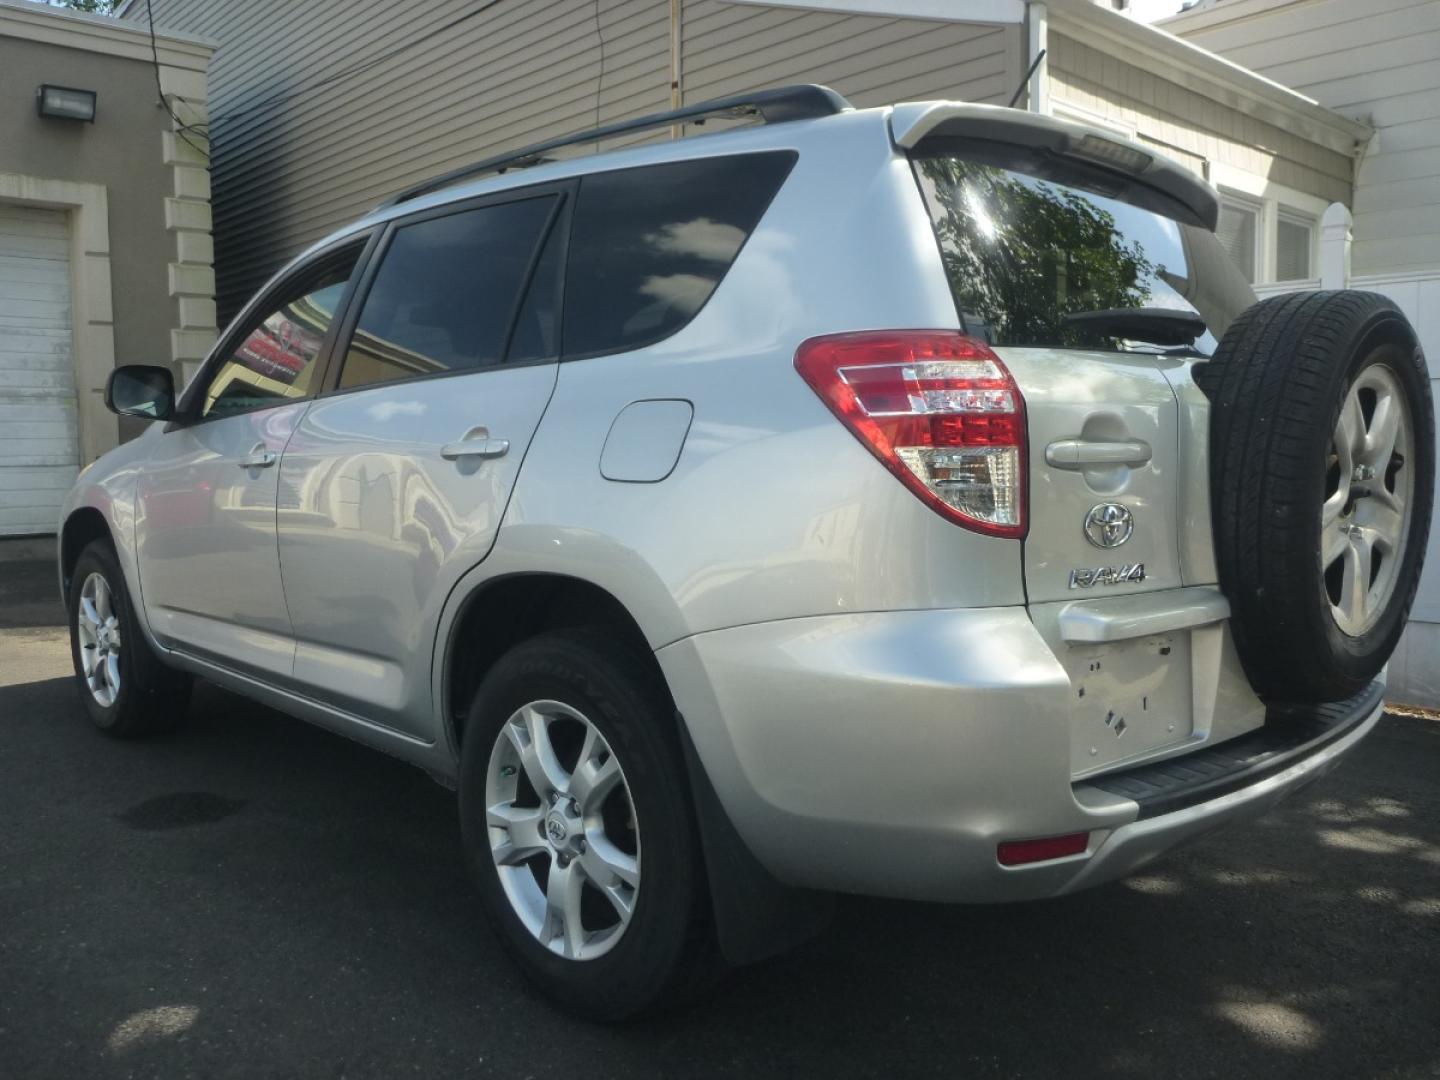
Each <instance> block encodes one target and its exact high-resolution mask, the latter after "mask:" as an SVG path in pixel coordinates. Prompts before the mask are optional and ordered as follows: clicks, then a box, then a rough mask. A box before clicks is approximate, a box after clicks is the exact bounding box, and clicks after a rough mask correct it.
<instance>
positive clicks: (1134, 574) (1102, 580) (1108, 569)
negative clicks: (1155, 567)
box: [1070, 562, 1145, 589]
mask: <svg viewBox="0 0 1440 1080" xmlns="http://www.w3.org/2000/svg"><path fill="white" fill-rule="evenodd" d="M1144 580H1145V564H1144V563H1138V562H1137V563H1126V564H1125V565H1124V566H1097V567H1095V568H1094V569H1093V570H1092V569H1091V568H1090V567H1085V568H1083V569H1079V570H1071V571H1070V588H1072V589H1088V588H1091V587H1092V586H1095V585H1124V584H1126V583H1128V582H1137V583H1138V582H1141V581H1144Z"/></svg>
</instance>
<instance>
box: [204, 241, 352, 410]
mask: <svg viewBox="0 0 1440 1080" xmlns="http://www.w3.org/2000/svg"><path fill="white" fill-rule="evenodd" d="M363 247H364V245H363V244H354V245H352V246H350V247H347V248H344V249H342V250H341V251H339V252H336V253H335V254H333V255H329V256H326V257H325V258H323V259H322V260H321V261H320V262H319V263H318V264H316V265H314V266H311V267H307V268H306V269H305V270H303V271H300V272H299V276H298V277H297V278H296V279H295V280H294V281H293V283H292V284H291V285H290V287H288V288H286V290H285V291H284V292H283V293H282V294H281V295H282V296H284V297H285V299H284V300H283V301H282V302H281V303H279V304H277V305H275V306H273V307H271V308H270V310H269V311H267V312H266V314H265V315H264V316H262V317H261V318H260V320H259V321H258V322H257V323H256V324H255V325H254V326H253V328H252V329H251V330H250V331H249V332H248V333H247V334H246V335H245V338H244V339H243V340H242V341H241V342H240V344H239V346H237V347H236V348H235V350H234V351H233V352H231V354H230V355H229V356H228V357H227V358H226V359H225V361H224V362H223V363H222V364H221V365H220V368H219V370H218V371H216V372H215V375H214V377H213V378H212V379H211V380H210V385H209V386H208V387H206V389H205V400H204V401H203V402H202V403H201V406H200V415H201V416H228V415H230V414H232V413H242V412H249V411H250V410H252V409H260V408H265V407H266V406H269V405H276V404H279V403H280V402H282V401H286V400H288V399H291V398H302V397H305V396H306V395H307V394H309V393H310V389H311V383H312V382H313V381H314V379H315V375H316V371H315V361H316V360H317V359H318V357H319V355H320V347H321V345H322V344H324V341H325V334H326V332H327V331H329V329H330V324H331V323H332V322H334V321H335V311H336V309H337V308H338V307H339V306H340V300H341V298H342V297H343V296H344V295H345V286H346V284H347V283H348V282H349V280H350V274H351V271H353V270H354V269H355V263H356V261H357V260H358V259H359V258H360V251H361V249H362V248H363Z"/></svg>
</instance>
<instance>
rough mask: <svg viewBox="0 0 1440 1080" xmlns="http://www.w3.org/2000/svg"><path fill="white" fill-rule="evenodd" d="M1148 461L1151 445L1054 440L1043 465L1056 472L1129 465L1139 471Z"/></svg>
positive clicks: (1142, 443) (1127, 440)
mask: <svg viewBox="0 0 1440 1080" xmlns="http://www.w3.org/2000/svg"><path fill="white" fill-rule="evenodd" d="M1149 460H1150V444H1149V443H1145V442H1141V441H1140V440H1139V439H1121V440H1117V441H1115V442H1101V441H1099V440H1096V439H1057V440H1056V441H1055V442H1052V443H1051V444H1050V445H1049V446H1047V447H1045V461H1046V463H1047V464H1049V465H1051V466H1052V467H1054V468H1056V469H1088V468H1090V467H1091V466H1093V465H1128V466H1130V467H1131V468H1138V467H1139V466H1141V465H1144V464H1145V463H1146V462H1147V461H1149Z"/></svg>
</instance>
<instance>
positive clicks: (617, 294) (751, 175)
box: [564, 151, 795, 356]
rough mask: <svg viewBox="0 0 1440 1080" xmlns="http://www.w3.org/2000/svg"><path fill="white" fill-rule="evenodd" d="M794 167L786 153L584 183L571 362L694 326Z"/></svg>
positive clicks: (571, 293) (568, 304) (570, 320)
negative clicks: (690, 322)
mask: <svg viewBox="0 0 1440 1080" xmlns="http://www.w3.org/2000/svg"><path fill="white" fill-rule="evenodd" d="M794 163H795V155H794V154H793V153H790V152H788V151H787V152H783V153H768V154H749V155H745V156H742V157H728V158H707V159H704V160H700V161H677V162H674V163H671V164H667V165H652V166H647V167H645V168H641V169H625V170H622V171H620V172H609V173H596V174H594V175H592V176H586V177H584V178H583V179H582V180H581V181H580V196H579V202H578V203H577V205H576V210H575V223H574V227H573V230H572V232H571V236H570V257H569V270H568V272H567V276H566V282H565V331H564V332H565V342H564V345H565V354H566V355H567V356H584V355H589V354H593V353H601V352H615V351H618V350H622V349H634V348H638V347H640V346H642V345H648V344H650V343H651V342H655V341H659V340H660V339H661V338H663V337H666V336H668V335H670V334H673V333H674V332H675V331H676V330H678V329H680V327H682V326H684V325H685V324H686V323H687V322H689V321H690V319H691V318H692V317H693V316H694V315H695V313H696V312H697V311H699V310H700V308H701V307H702V306H704V304H705V301H707V300H709V299H710V294H711V293H713V292H714V291H715V287H716V286H717V285H719V284H720V279H721V278H723V277H724V276H725V272H726V271H727V270H728V269H730V264H731V263H732V262H734V261H735V256H736V255H737V254H739V252H740V246H741V245H742V244H744V243H745V240H746V239H747V238H748V237H749V235H750V233H751V231H752V230H753V229H754V228H755V226H756V224H757V223H758V222H759V221H760V216H761V215H762V214H763V213H764V212H765V208H766V207H767V206H769V205H770V200H771V199H773V198H774V196H775V192H776V191H778V190H779V188H780V185H781V183H782V182H783V181H784V180H785V177H786V175H787V174H788V173H789V172H790V168H791V166H792V165H794Z"/></svg>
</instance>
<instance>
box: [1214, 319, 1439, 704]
mask: <svg viewBox="0 0 1440 1080" xmlns="http://www.w3.org/2000/svg"><path fill="white" fill-rule="evenodd" d="M1391 323H1393V324H1394V325H1393V326H1391V325H1390V324H1391ZM1377 332H1378V333H1379V336H1378V337H1377V336H1376V335H1377ZM1406 335H1408V346H1407V345H1405V344H1404V341H1405V338H1406ZM1382 341H1387V342H1390V343H1392V344H1399V345H1402V347H1403V348H1405V349H1406V351H1407V353H1408V352H1409V351H1410V350H1412V349H1414V337H1413V331H1411V330H1410V329H1409V327H1408V324H1406V323H1405V322H1404V318H1403V316H1402V315H1400V313H1399V312H1398V310H1397V309H1396V308H1395V306H1394V304H1393V302H1392V301H1390V300H1389V299H1388V298H1386V297H1383V296H1380V295H1378V294H1374V293H1365V292H1359V291H1343V292H1333V291H1326V292H1311V293H1291V294H1288V295H1285V296H1278V297H1274V298H1271V299H1269V300H1265V301H1261V302H1260V303H1258V304H1256V305H1254V306H1253V307H1251V308H1250V309H1248V310H1247V311H1245V312H1244V313H1242V315H1241V316H1240V317H1239V318H1238V319H1236V320H1235V322H1234V323H1233V324H1232V325H1231V327H1230V329H1229V330H1228V331H1227V332H1226V334H1225V337H1224V340H1223V341H1222V343H1221V345H1220V347H1219V348H1218V349H1217V350H1216V354H1215V357H1214V359H1212V360H1211V361H1210V362H1209V363H1207V364H1205V365H1203V366H1202V367H1201V368H1200V369H1199V370H1198V371H1197V374H1196V381H1197V383H1199V385H1200V386H1201V389H1203V390H1204V391H1205V392H1206V394H1207V395H1208V396H1209V397H1210V399H1211V403H1212V409H1211V442H1210V450H1211V497H1212V516H1213V528H1214V535H1215V547H1216V564H1217V568H1218V571H1219V576H1220V582H1221V585H1222V587H1223V588H1224V589H1225V591H1226V594H1227V596H1228V597H1229V599H1230V602H1231V607H1232V613H1233V614H1232V620H1231V629H1232V633H1233V635H1234V638H1235V643H1236V646H1237V649H1238V651H1239V653H1240V656H1241V659H1242V662H1243V663H1244V665H1245V669H1246V672H1247V674H1248V675H1249V677H1250V680H1251V682H1252V684H1253V685H1254V686H1255V687H1256V689H1257V691H1259V692H1260V693H1261V694H1262V695H1263V696H1267V697H1271V698H1287V699H1292V700H1332V699H1336V698H1340V697H1345V696H1348V695H1349V694H1352V693H1354V692H1355V691H1356V690H1358V689H1359V688H1360V687H1362V686H1363V685H1364V684H1365V682H1367V681H1368V679H1369V677H1371V676H1372V675H1373V672H1370V673H1368V674H1367V673H1366V672H1365V670H1364V669H1365V667H1366V664H1365V663H1363V662H1360V661H1357V662H1356V663H1355V664H1351V665H1340V666H1339V667H1337V666H1336V665H1335V664H1334V663H1333V662H1332V657H1331V655H1330V650H1329V649H1328V648H1327V643H1326V640H1325V635H1326V634H1327V633H1329V631H1330V629H1331V628H1330V627H1329V626H1328V625H1326V622H1327V621H1328V620H1321V619H1319V618H1317V617H1316V613H1317V612H1319V611H1320V610H1321V609H1320V608H1319V606H1318V605H1316V606H1315V609H1314V611H1310V610H1308V609H1307V605H1305V604H1303V603H1297V601H1296V598H1298V597H1304V596H1306V592H1307V590H1312V589H1315V588H1317V586H1318V581H1317V577H1316V575H1317V572H1318V567H1317V566H1316V550H1317V548H1316V543H1317V535H1316V531H1315V530H1316V529H1318V513H1317V508H1316V503H1315V498H1316V491H1315V485H1316V482H1317V476H1316V467H1317V461H1318V460H1320V459H1321V456H1322V455H1323V454H1324V453H1325V452H1326V450H1327V448H1328V446H1329V440H1330V437H1331V432H1332V431H1333V428H1334V423H1335V417H1336V416H1337V415H1338V409H1339V406H1340V402H1341V400H1342V399H1343V394H1344V393H1345V389H1346V387H1347V386H1348V383H1349V378H1350V377H1351V374H1352V372H1351V370H1350V369H1351V366H1352V363H1353V362H1358V361H1356V359H1355V357H1356V353H1357V350H1359V349H1361V348H1362V347H1363V348H1364V349H1365V350H1366V351H1367V352H1368V350H1369V349H1370V348H1371V347H1372V344H1378V343H1380V342H1382ZM1414 352H1415V358H1416V359H1415V366H1416V367H1418V368H1419V369H1420V374H1421V376H1422V377H1424V375H1425V373H1424V370H1423V359H1422V358H1420V356H1419V352H1418V349H1414ZM1342 354H1343V360H1344V362H1341V359H1338V358H1339V357H1341V356H1342ZM1423 387H1424V392H1423V393H1421V394H1417V395H1415V400H1414V401H1413V403H1412V410H1413V413H1414V415H1413V418H1412V419H1413V422H1414V425H1415V427H1416V428H1417V447H1416V449H1417V454H1416V457H1417V459H1421V460H1417V461H1416V462H1415V463H1413V464H1414V467H1415V468H1416V470H1417V477H1416V485H1415V507H1414V513H1415V514H1416V516H1417V517H1423V521H1422V522H1421V523H1420V527H1419V529H1418V532H1416V533H1412V535H1411V537H1410V541H1409V542H1410V544H1411V549H1410V550H1409V552H1408V553H1407V555H1406V561H1407V562H1411V561H1414V562H1415V569H1414V572H1413V573H1412V574H1411V575H1410V576H1409V579H1408V580H1404V579H1402V581H1401V582H1400V583H1399V585H1398V587H1397V595H1398V596H1399V600H1400V605H1401V613H1400V618H1399V620H1398V622H1397V621H1396V620H1395V619H1393V618H1392V619H1386V620H1384V624H1383V625H1382V626H1380V627H1377V632H1379V631H1383V634H1382V635H1381V636H1382V637H1383V638H1384V639H1385V640H1384V641H1381V642H1378V644H1379V645H1380V648H1381V649H1382V650H1383V652H1384V655H1385V656H1386V657H1388V654H1389V651H1390V650H1391V649H1393V647H1394V643H1395V641H1394V639H1396V638H1398V635H1399V631H1400V630H1401V629H1403V622H1404V618H1405V615H1406V614H1408V612H1409V608H1410V605H1411V603H1412V602H1413V600H1414V595H1415V588H1416V586H1417V584H1418V578H1419V567H1418V554H1417V552H1416V550H1415V549H1416V548H1418V552H1419V553H1423V550H1424V544H1425V540H1426V536H1427V534H1428V526H1429V509H1430V490H1429V485H1430V483H1431V477H1432V476H1433V466H1432V465H1431V464H1430V461H1431V457H1432V455H1433V450H1432V449H1431V443H1430V437H1429V435H1428V434H1426V433H1428V432H1429V431H1431V430H1433V426H1432V425H1433V407H1432V405H1431V401H1430V397H1429V393H1428V389H1429V384H1428V378H1424V379H1423ZM1322 429H1323V430H1322ZM1376 644H1377V642H1371V643H1370V646H1371V648H1370V651H1372V652H1375V651H1379V650H1377V649H1375V648H1374V646H1375V645H1376ZM1361 651H1364V650H1361ZM1383 662H1384V660H1383V657H1382V658H1381V659H1380V661H1379V663H1378V664H1374V665H1371V666H1374V667H1376V668H1378V666H1379V664H1383Z"/></svg>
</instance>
